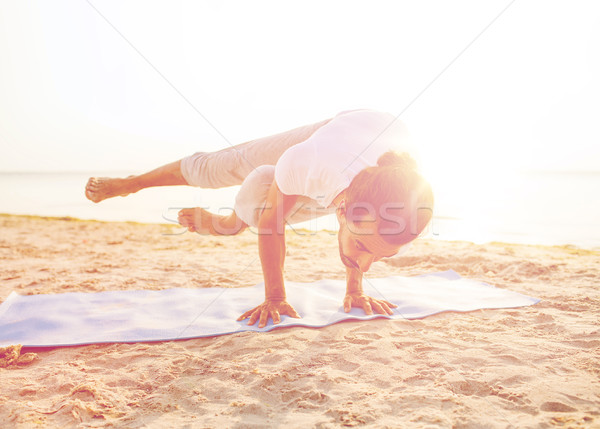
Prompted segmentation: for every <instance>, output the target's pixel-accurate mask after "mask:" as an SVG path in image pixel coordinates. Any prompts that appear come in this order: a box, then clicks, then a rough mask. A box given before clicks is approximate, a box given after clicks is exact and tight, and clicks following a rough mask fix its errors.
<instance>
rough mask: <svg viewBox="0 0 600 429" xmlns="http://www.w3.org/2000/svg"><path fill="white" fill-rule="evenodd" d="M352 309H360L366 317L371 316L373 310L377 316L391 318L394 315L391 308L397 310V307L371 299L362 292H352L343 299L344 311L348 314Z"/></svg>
mask: <svg viewBox="0 0 600 429" xmlns="http://www.w3.org/2000/svg"><path fill="white" fill-rule="evenodd" d="M352 307H354V308H362V309H363V310H364V311H365V313H366V314H367V315H372V314H373V310H375V312H376V313H377V314H387V315H390V316H391V315H392V314H394V311H393V310H392V308H397V307H398V306H397V305H395V304H392V303H391V302H388V301H384V300H382V299H375V298H372V297H370V296H368V295H365V294H364V293H362V292H353V293H347V294H346V296H345V297H344V311H345V312H346V313H348V312H349V311H350V309H351V308H352Z"/></svg>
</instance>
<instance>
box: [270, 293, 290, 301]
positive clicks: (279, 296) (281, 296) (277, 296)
mask: <svg viewBox="0 0 600 429" xmlns="http://www.w3.org/2000/svg"><path fill="white" fill-rule="evenodd" d="M285 298H286V297H285V294H273V295H271V294H269V295H266V296H265V301H272V302H281V301H285Z"/></svg>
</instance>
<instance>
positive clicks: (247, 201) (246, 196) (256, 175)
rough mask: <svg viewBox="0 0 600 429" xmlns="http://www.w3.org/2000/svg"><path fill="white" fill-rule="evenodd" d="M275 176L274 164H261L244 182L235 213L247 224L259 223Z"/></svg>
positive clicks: (236, 200) (238, 195) (254, 224)
mask: <svg viewBox="0 0 600 429" xmlns="http://www.w3.org/2000/svg"><path fill="white" fill-rule="evenodd" d="M274 177H275V166H274V165H261V166H259V167H257V168H255V169H254V170H253V171H252V172H251V173H250V174H249V175H248V177H246V179H245V180H244V182H243V183H242V187H241V188H240V190H239V192H238V194H237V196H236V199H235V213H236V215H237V216H238V217H239V218H240V219H241V220H242V221H243V222H244V223H245V224H246V225H250V226H257V225H258V219H259V217H260V213H261V212H262V210H263V208H264V206H265V202H266V200H267V194H268V192H269V187H270V186H271V183H273V179H274Z"/></svg>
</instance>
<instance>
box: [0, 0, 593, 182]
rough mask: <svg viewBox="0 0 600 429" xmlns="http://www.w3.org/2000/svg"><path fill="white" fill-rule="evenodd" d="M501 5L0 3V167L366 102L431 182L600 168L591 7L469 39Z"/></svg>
mask: <svg viewBox="0 0 600 429" xmlns="http://www.w3.org/2000/svg"><path fill="white" fill-rule="evenodd" d="M509 3H510V1H506V0H504V1H486V2H482V1H453V2H448V1H416V0H415V1H410V2H409V1H397V0H394V1H369V2H367V1H361V2H356V1H303V2H295V3H293V4H292V3H290V2H281V1H252V2H249V1H211V2H208V1H196V2H191V1H190V2H176V1H169V2H155V1H147V0H143V1H139V0H138V1H128V2H122V1H99V0H91V4H93V5H94V7H95V8H97V9H98V11H99V12H100V13H101V14H102V15H104V17H106V19H107V20H108V21H109V22H110V24H109V23H108V22H107V21H106V20H105V19H103V18H102V17H101V16H100V15H99V14H98V12H97V11H96V10H95V9H94V8H93V7H92V6H91V5H90V3H88V2H87V1H85V0H60V1H52V2H46V1H37V2H35V1H31V2H22V1H18V0H0V58H1V61H2V63H1V66H0V148H1V151H0V153H1V156H0V171H19V170H25V171H37V170H68V171H73V170H75V171H90V170H91V171H94V170H107V169H109V170H129V171H131V172H132V173H134V172H141V171H143V170H147V169H149V168H152V167H155V166H158V165H161V164H164V163H167V162H170V161H172V160H175V159H179V158H181V157H183V156H185V155H188V154H190V153H193V152H195V151H198V150H205V151H206V150H216V149H220V148H224V147H227V146H228V145H229V144H230V143H231V144H236V143H241V142H243V141H246V140H249V139H251V138H255V137H260V136H264V135H268V134H272V133H275V132H279V131H283V130H286V129H289V128H292V127H295V126H298V125H302V124H305V123H310V122H311V121H317V120H321V119H324V118H327V117H330V116H333V115H335V114H336V113H337V112H339V111H341V110H348V109H353V108H361V107H367V108H374V109H380V110H386V111H389V112H391V113H394V114H400V113H401V112H403V113H402V115H401V119H402V120H404V121H405V122H406V124H407V125H408V127H409V130H410V131H411V134H412V136H413V138H414V139H415V141H416V142H418V144H419V147H420V148H421V154H420V155H421V160H422V165H423V168H424V169H425V170H426V172H428V173H429V175H430V177H432V180H433V181H434V182H436V181H437V182H441V181H443V180H444V178H445V177H447V176H448V175H457V174H463V175H464V176H465V177H466V176H468V175H472V174H475V173H476V172H477V171H482V170H483V171H499V170H502V169H504V168H506V167H508V168H509V169H523V168H533V169H561V170H572V169H580V170H598V167H599V166H600V144H599V143H600V131H599V130H600V127H599V126H598V118H600V102H599V101H598V100H600V46H599V45H600V3H599V2H597V1H593V0H590V1H572V2H565V1H541V0H538V1H524V0H517V1H515V2H514V3H512V4H510V6H509V7H508V8H507V9H506V11H505V12H504V13H503V14H502V15H501V16H500V17H499V18H498V19H497V20H496V21H495V22H493V23H492V24H491V25H490V26H489V28H487V30H486V31H484V32H483V34H481V36H480V37H478V38H477V36H478V35H479V34H480V33H481V32H482V30H484V29H485V28H486V27H487V26H488V25H489V24H490V23H491V22H492V21H493V20H494V19H495V18H496V17H497V16H498V15H499V14H500V13H501V11H502V10H503V9H504V8H505V7H506V6H507V5H508V4H509ZM111 24H112V26H114V27H115V28H116V29H118V32H120V33H121V34H122V35H123V36H124V37H125V38H126V39H127V40H128V41H129V43H130V44H131V45H130V44H129V43H128V42H127V41H126V40H125V39H124V38H123V37H122V36H121V35H119V33H118V32H117V31H116V30H115V28H113V27H112V26H111ZM474 39H476V40H474ZM471 42H473V43H472V44H471ZM469 44H471V45H470V46H469ZM132 46H133V47H132ZM465 48H467V49H466V50H465V51H464V52H463V53H462V55H460V56H459V57H458V58H456V57H457V56H458V55H459V54H460V53H461V52H462V51H463V50H464V49H465ZM136 50H138V51H139V52H140V53H141V54H143V56H144V57H145V58H146V59H147V60H148V61H149V62H150V63H151V64H152V66H154V68H155V69H156V70H155V69H154V68H153V67H152V66H150V65H149V64H148V62H146V61H145V60H144V59H143V58H142V57H141V56H140V54H139V53H138V52H136ZM455 59H456V61H454V62H453V63H452V64H451V65H450V66H449V64H450V63H451V62H452V61H453V60H455ZM447 66H449V67H448V68H447V69H446V70H445V72H444V73H442V74H441V76H439V77H438V75H439V74H440V72H442V71H443V70H444V69H445V68H446V67H447ZM157 70H158V72H157ZM159 73H160V74H159ZM161 75H162V76H161ZM163 76H164V78H163ZM165 78H166V79H165ZM436 78H437V79H436ZM166 80H168V82H170V84H172V85H173V86H174V87H175V88H177V90H178V91H179V92H180V94H179V93H178V92H177V91H176V90H175V89H173V87H172V86H171V85H170V84H169V83H167V82H166ZM423 90H425V91H424V92H423ZM182 96H183V97H185V99H184V98H183V97H182ZM416 97H418V98H417V99H416V101H414V102H413V103H412V104H411V102H412V101H413V100H414V99H415V98H416ZM186 100H189V103H191V104H192V105H193V106H194V107H192V106H190V104H189V103H188V102H187V101H186ZM407 106H409V107H408V108H407V109H406V110H404V109H405V108H406V107H407ZM196 110H197V111H196Z"/></svg>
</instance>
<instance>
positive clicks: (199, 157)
mask: <svg viewBox="0 0 600 429" xmlns="http://www.w3.org/2000/svg"><path fill="white" fill-rule="evenodd" d="M330 120H331V119H327V120H326V121H321V122H318V123H315V124H311V125H305V126H303V127H299V128H295V129H293V130H290V131H286V132H283V133H280V134H275V135H272V136H269V137H263V138H260V139H257V140H252V141H249V142H247V143H242V144H239V145H237V146H232V147H229V148H226V149H223V150H220V151H218V152H197V153H195V154H193V155H192V156H189V157H187V158H184V159H183V160H182V161H181V173H182V175H183V177H184V179H185V180H186V182H187V183H188V185H191V186H198V187H201V188H224V187H227V186H234V185H241V188H240V190H239V192H238V194H237V196H236V199H235V205H234V210H235V213H236V215H237V216H238V217H239V218H240V219H241V220H242V221H244V222H245V223H246V224H248V225H250V226H257V225H258V219H259V217H260V214H261V212H262V209H263V208H264V205H265V202H266V199H267V193H268V191H269V187H270V186H271V183H273V179H274V177H275V164H277V160H278V159H279V157H280V156H281V155H282V154H283V153H284V152H285V151H286V149H288V148H289V147H291V146H294V145H296V144H298V143H301V142H303V141H305V140H306V139H308V138H309V137H310V136H311V135H312V134H313V133H314V132H315V131H316V130H318V129H319V128H320V127H322V126H323V125H325V124H326V123H327V122H329V121H330ZM330 212H331V211H327V210H326V209H323V208H320V207H319V206H318V205H317V203H316V201H314V200H311V199H310V198H308V197H300V198H299V199H298V202H297V203H296V205H295V206H294V208H293V209H292V210H291V212H290V215H289V216H288V218H286V221H287V222H288V223H297V222H302V221H306V220H309V219H311V218H314V217H315V216H322V215H324V214H327V213H330Z"/></svg>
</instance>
